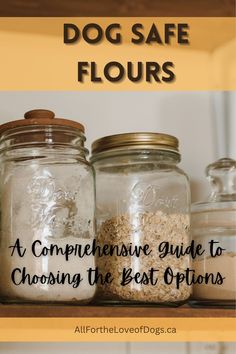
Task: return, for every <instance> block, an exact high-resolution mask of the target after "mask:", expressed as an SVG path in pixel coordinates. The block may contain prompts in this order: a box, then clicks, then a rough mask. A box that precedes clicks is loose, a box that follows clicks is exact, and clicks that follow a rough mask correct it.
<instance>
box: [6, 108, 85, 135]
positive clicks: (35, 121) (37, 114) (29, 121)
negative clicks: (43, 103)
mask: <svg viewBox="0 0 236 354" xmlns="http://www.w3.org/2000/svg"><path fill="white" fill-rule="evenodd" d="M24 118H25V119H19V120H15V121H11V122H7V123H5V124H2V125H1V126H0V134H2V133H4V132H5V131H8V130H10V129H14V128H19V127H27V126H35V125H57V126H63V127H71V128H75V129H79V130H80V131H81V132H82V133H84V126H83V125H82V124H80V123H78V122H75V121H73V120H69V119H64V118H55V113H54V112H52V111H49V110H47V109H34V110H31V111H28V112H26V113H25V114H24Z"/></svg>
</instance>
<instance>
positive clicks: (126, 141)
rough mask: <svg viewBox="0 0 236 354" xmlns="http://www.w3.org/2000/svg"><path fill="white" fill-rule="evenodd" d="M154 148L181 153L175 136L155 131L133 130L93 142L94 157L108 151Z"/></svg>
mask: <svg viewBox="0 0 236 354" xmlns="http://www.w3.org/2000/svg"><path fill="white" fill-rule="evenodd" d="M140 149H154V150H162V151H169V152H174V153H176V154H179V141H178V139H177V138H176V137H175V136H172V135H168V134H163V133H154V132H133V133H124V134H115V135H108V136H105V137H102V138H100V139H97V140H95V141H94V142H93V143H92V158H93V157H95V156H97V154H100V153H103V152H108V151H114V150H116V151H118V150H120V151H122V150H140Z"/></svg>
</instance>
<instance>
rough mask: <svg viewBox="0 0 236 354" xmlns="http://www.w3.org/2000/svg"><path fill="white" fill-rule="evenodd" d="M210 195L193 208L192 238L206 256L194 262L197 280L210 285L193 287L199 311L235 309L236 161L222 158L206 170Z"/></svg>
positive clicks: (193, 304) (193, 301) (193, 302)
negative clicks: (214, 308) (207, 308)
mask: <svg viewBox="0 0 236 354" xmlns="http://www.w3.org/2000/svg"><path fill="white" fill-rule="evenodd" d="M206 175H207V179H208V180H209V182H210V183H211V193H210V195H209V197H208V199H207V200H206V201H203V202H198V203H194V204H193V205H192V217H191V220H192V222H191V223H192V225H191V226H192V227H191V229H192V237H193V239H194V241H195V242H196V244H200V245H201V246H202V248H203V250H204V253H203V254H202V255H201V256H199V257H197V258H196V259H195V260H194V262H193V269H194V271H195V274H196V276H200V277H201V276H205V277H206V279H207V281H205V282H202V283H196V284H194V286H193V297H192V299H191V301H190V304H191V305H192V306H196V307H222V308H235V305H236V161H235V160H233V159H230V158H222V159H220V160H218V161H216V162H214V163H212V164H210V165H209V166H207V168H206Z"/></svg>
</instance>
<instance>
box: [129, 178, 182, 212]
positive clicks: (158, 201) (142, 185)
mask: <svg viewBox="0 0 236 354" xmlns="http://www.w3.org/2000/svg"><path fill="white" fill-rule="evenodd" d="M167 193H168V191H167V190H164V192H163V191H161V188H160V186H158V185H155V184H149V183H146V182H138V183H136V184H135V185H134V187H133V188H132V191H131V196H130V202H131V203H134V204H136V205H137V206H138V207H140V208H141V209H140V210H142V211H145V210H148V211H155V210H156V209H158V208H162V207H163V208H165V209H166V208H167V209H172V210H174V209H176V208H177V203H178V197H177V196H176V195H170V194H169V195H168V194H167ZM164 194H166V195H164ZM152 209H154V210H152Z"/></svg>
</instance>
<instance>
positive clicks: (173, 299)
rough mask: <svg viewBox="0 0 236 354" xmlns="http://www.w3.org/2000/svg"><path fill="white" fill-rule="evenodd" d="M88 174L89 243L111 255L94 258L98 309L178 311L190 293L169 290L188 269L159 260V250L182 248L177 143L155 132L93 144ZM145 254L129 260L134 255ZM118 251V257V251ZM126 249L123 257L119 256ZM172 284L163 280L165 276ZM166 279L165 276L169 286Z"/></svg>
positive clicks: (182, 189)
mask: <svg viewBox="0 0 236 354" xmlns="http://www.w3.org/2000/svg"><path fill="white" fill-rule="evenodd" d="M91 161H92V164H93V166H94V169H95V184H96V220H97V243H98V244H99V245H100V246H101V247H104V246H105V247H108V248H109V249H110V250H111V249H113V253H112V254H111V255H109V256H106V255H103V256H101V257H99V256H98V255H97V258H96V262H97V266H98V269H99V271H100V272H101V273H102V275H103V277H105V275H106V274H107V273H111V275H112V278H113V281H112V282H110V283H106V284H104V285H101V284H97V286H98V291H97V296H96V301H97V302H98V303H115V304H125V303H127V304H129V305H130V304H137V303H142V304H146V305H153V304H156V305H160V306H178V305H181V304H183V303H184V302H186V301H187V300H188V298H189V297H190V294H191V286H188V285H187V284H186V282H182V283H181V284H180V285H179V287H178V286H176V278H175V276H176V275H177V273H184V272H185V270H186V269H187V268H188V267H189V265H190V258H189V256H188V255H185V256H182V257H180V258H177V257H175V256H173V255H170V254H168V255H166V257H164V258H161V257H160V255H161V252H160V250H161V249H159V247H161V245H162V246H164V243H165V245H167V244H166V243H167V242H168V243H169V244H170V245H173V247H176V246H181V245H182V246H183V247H187V246H188V245H189V227H190V190H189V181H188V178H187V176H186V174H185V173H184V172H183V171H182V170H181V169H180V168H178V167H177V164H178V163H179V161H180V154H179V150H178V140H177V139H176V138H175V137H173V136H170V135H166V134H158V133H127V134H119V135H113V136H108V137H104V138H101V139H99V140H97V141H95V142H94V143H93V145H92V158H91ZM145 245H148V246H149V250H150V251H151V253H149V254H147V253H148V252H140V254H139V255H138V253H137V252H136V253H132V251H134V250H135V249H136V250H137V249H140V247H142V248H143V249H144V247H145ZM122 249H123V250H125V251H123V252H121V250H122ZM127 250H131V252H130V251H128V252H127ZM168 268H171V270H172V272H173V275H174V276H173V277H172V282H171V283H169V284H167V283H166V282H165V281H164V275H165V274H166V270H167V269H168ZM170 279H171V276H169V277H168V281H170Z"/></svg>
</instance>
